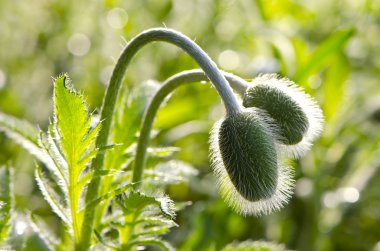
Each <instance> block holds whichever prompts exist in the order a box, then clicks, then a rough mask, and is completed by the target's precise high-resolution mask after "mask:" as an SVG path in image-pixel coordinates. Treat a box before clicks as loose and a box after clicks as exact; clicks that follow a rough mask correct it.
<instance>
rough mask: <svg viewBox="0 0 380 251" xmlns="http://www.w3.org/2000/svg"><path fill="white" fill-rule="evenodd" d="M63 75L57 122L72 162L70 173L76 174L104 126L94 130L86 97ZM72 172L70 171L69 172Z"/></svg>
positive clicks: (57, 85)
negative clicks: (84, 156) (70, 85)
mask: <svg viewBox="0 0 380 251" xmlns="http://www.w3.org/2000/svg"><path fill="white" fill-rule="evenodd" d="M68 85H69V83H68V80H67V76H66V75H63V76H61V77H59V78H57V79H56V80H55V83H54V102H55V114H54V115H55V123H56V125H57V128H58V131H59V135H60V142H61V146H62V149H63V152H64V155H65V158H66V160H67V162H68V165H69V173H70V172H71V174H73V175H74V176H76V175H77V174H79V172H80V171H81V169H82V168H83V167H84V165H83V164H84V163H81V164H82V165H79V162H80V161H81V159H82V157H83V155H84V154H85V152H86V151H88V150H93V149H89V148H90V146H91V145H92V144H93V142H94V140H95V137H96V135H97V133H98V131H99V128H100V125H99V124H98V125H97V126H96V127H95V128H93V129H91V127H90V122H91V115H89V114H88V109H87V105H86V103H85V100H84V97H83V96H82V95H81V94H80V93H78V92H76V91H75V90H74V89H73V88H71V87H69V86H68ZM69 175H70V174H69Z"/></svg>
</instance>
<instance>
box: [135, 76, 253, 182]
mask: <svg viewBox="0 0 380 251" xmlns="http://www.w3.org/2000/svg"><path fill="white" fill-rule="evenodd" d="M223 75H224V77H225V78H226V79H227V80H228V82H229V83H230V85H231V87H232V88H233V89H234V90H236V91H237V92H238V93H239V94H240V95H243V94H244V92H245V90H246V89H247V87H248V84H247V82H246V81H244V80H243V79H241V78H240V77H237V76H235V75H233V74H230V73H226V72H223ZM205 80H208V78H207V76H206V75H205V73H204V72H203V71H201V70H189V71H184V72H181V73H178V74H176V75H174V76H172V77H170V78H169V79H167V80H166V81H165V82H164V83H163V84H162V86H161V88H160V89H159V90H158V91H157V93H156V94H155V95H154V97H153V98H152V100H151V102H150V104H149V105H148V107H147V109H146V110H145V113H144V116H143V120H142V127H141V131H140V137H139V139H138V143H137V149H136V157H135V165H134V167H133V178H132V182H133V183H135V185H134V188H135V189H136V188H139V187H140V186H141V181H142V175H143V170H144V166H145V161H146V152H147V149H148V145H149V141H150V132H151V131H152V127H153V122H154V119H155V118H156V114H157V111H158V109H159V108H160V105H161V104H162V103H163V101H164V100H165V98H166V97H167V96H168V95H169V94H170V93H172V92H173V91H174V90H175V89H176V88H178V87H179V86H181V85H183V84H186V83H191V82H199V81H205Z"/></svg>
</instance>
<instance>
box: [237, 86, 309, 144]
mask: <svg viewBox="0 0 380 251" xmlns="http://www.w3.org/2000/svg"><path fill="white" fill-rule="evenodd" d="M243 105H244V106H245V107H257V108H260V109H263V110H265V111H266V112H267V113H268V115H269V116H271V117H272V118H273V119H275V121H276V122H277V126H278V127H279V129H280V130H279V133H280V136H281V141H282V143H284V144H286V145H294V144H297V143H299V142H301V140H302V138H303V136H304V135H305V133H306V131H307V129H308V127H309V122H308V120H307V116H306V114H305V112H304V111H303V110H302V107H301V106H299V105H298V104H297V103H296V102H295V100H293V99H292V98H291V97H290V96H288V95H286V94H285V93H283V92H282V91H281V90H279V89H276V88H273V87H272V86H269V85H255V86H251V87H249V88H248V89H247V91H246V92H245V94H244V98H243Z"/></svg>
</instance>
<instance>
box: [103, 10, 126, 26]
mask: <svg viewBox="0 0 380 251" xmlns="http://www.w3.org/2000/svg"><path fill="white" fill-rule="evenodd" d="M127 22H128V13H127V12H126V11H125V10H124V9H121V8H114V9H112V10H110V11H108V13H107V23H108V24H109V26H111V27H112V28H114V29H121V28H123V27H124V25H126V24H127Z"/></svg>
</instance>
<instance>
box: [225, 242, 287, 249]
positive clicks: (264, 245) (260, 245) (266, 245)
mask: <svg viewBox="0 0 380 251" xmlns="http://www.w3.org/2000/svg"><path fill="white" fill-rule="evenodd" d="M222 251H285V247H284V246H283V245H278V244H275V243H272V242H266V241H244V242H234V243H232V244H228V245H227V246H225V247H224V248H223V249H222Z"/></svg>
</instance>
